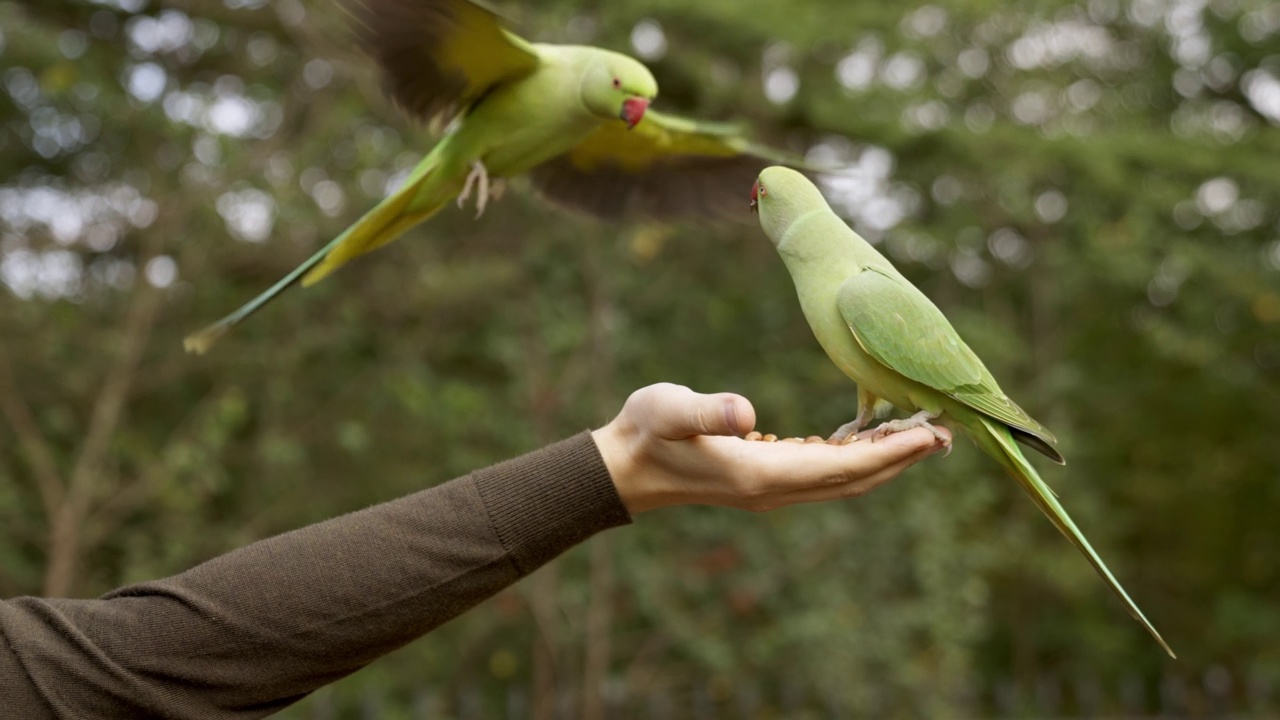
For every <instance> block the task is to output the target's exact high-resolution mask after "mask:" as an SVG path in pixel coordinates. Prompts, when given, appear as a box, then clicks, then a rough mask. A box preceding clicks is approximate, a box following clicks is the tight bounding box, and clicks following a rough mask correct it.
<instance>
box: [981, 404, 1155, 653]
mask: <svg viewBox="0 0 1280 720" xmlns="http://www.w3.org/2000/svg"><path fill="white" fill-rule="evenodd" d="M975 415H976V413H975ZM976 417H977V419H978V420H979V421H980V422H981V423H982V425H981V426H980V427H974V428H972V430H973V432H972V434H973V436H974V440H975V441H976V442H977V443H978V446H979V447H981V448H982V449H983V450H984V451H986V453H987V454H988V455H991V456H992V457H994V458H995V459H996V460H997V461H999V463H1000V464H1001V465H1003V466H1004V469H1005V470H1007V471H1008V472H1009V474H1010V475H1012V476H1013V479H1014V480H1017V481H1018V484H1019V485H1021V486H1022V489H1023V490H1026V491H1027V494H1028V495H1030V496H1031V499H1032V500H1033V501H1035V504H1036V505H1037V506H1038V507H1039V508H1040V510H1041V511H1042V512H1043V513H1044V514H1045V515H1047V516H1048V517H1049V520H1051V521H1052V522H1053V524H1054V525H1055V526H1057V528H1058V530H1060V531H1062V534H1063V535H1066V536H1067V539H1068V540H1070V541H1071V544H1072V545H1075V546H1076V548H1078V549H1079V550H1080V552H1081V553H1083V554H1084V556H1085V558H1087V559H1088V560H1089V563H1090V564H1091V565H1093V567H1094V569H1095V570H1097V571H1098V574H1099V575H1101V576H1102V579H1103V580H1106V582H1107V586H1108V587H1110V588H1111V591H1112V592H1114V593H1115V594H1116V597H1118V598H1120V600H1121V601H1122V602H1124V604H1125V608H1126V609H1128V611H1129V614H1130V615H1132V616H1133V618H1134V619H1135V620H1137V621H1138V622H1139V623H1142V626H1143V627H1145V628H1146V629H1147V632H1149V633H1151V637H1153V638H1155V639H1156V642H1158V643H1160V647H1162V648H1164V650H1165V652H1167V653H1169V657H1172V658H1177V655H1174V654H1173V649H1172V648H1170V647H1169V644H1168V643H1166V642H1165V641H1164V638H1162V637H1160V633H1158V632H1156V629H1155V627H1154V626H1153V625H1152V624H1151V622H1150V621H1148V620H1147V617H1146V616H1145V615H1143V614H1142V611H1141V610H1139V609H1138V605H1137V603H1135V602H1134V601H1133V600H1132V599H1131V598H1130V597H1129V594H1128V593H1126V592H1125V591H1124V588H1123V587H1121V586H1120V582H1119V581H1118V580H1116V578H1115V576H1114V575H1112V574H1111V571H1110V570H1109V569H1107V565H1106V563H1104V562H1102V558H1100V557H1098V553H1096V552H1094V549H1093V546H1091V545H1089V541H1088V540H1086V539H1085V537H1084V533H1082V532H1080V529H1079V528H1077V527H1076V524H1075V523H1074V522H1072V521H1071V516H1070V515H1068V514H1067V511H1066V510H1064V509H1063V507H1062V505H1061V504H1060V503H1059V502H1058V499H1057V497H1056V496H1055V495H1054V492H1053V490H1052V489H1050V488H1049V486H1048V485H1046V484H1045V483H1044V481H1043V480H1041V479H1040V475H1039V474H1037V473H1036V469H1035V468H1033V467H1032V466H1031V463H1029V462H1027V459H1026V457H1024V456H1023V455H1022V450H1020V449H1019V448H1018V445H1017V443H1015V442H1014V440H1013V436H1012V435H1011V434H1009V431H1008V430H1007V429H1006V428H1005V427H1004V425H1002V424H1001V423H999V422H997V421H994V420H990V419H988V418H986V417H984V416H981V415H976Z"/></svg>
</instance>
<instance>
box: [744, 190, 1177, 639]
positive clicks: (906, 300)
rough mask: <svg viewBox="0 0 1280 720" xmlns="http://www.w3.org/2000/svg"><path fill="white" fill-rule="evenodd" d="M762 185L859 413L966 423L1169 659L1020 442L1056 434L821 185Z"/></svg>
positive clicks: (786, 257)
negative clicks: (885, 408)
mask: <svg viewBox="0 0 1280 720" xmlns="http://www.w3.org/2000/svg"><path fill="white" fill-rule="evenodd" d="M757 188H758V190H757V192H758V200H757V205H758V210H759V213H760V225H761V227H762V228H763V229H764V231H765V233H766V234H767V235H768V236H769V238H770V239H771V240H772V241H773V243H774V245H775V246H776V247H777V250H778V253H779V255H781V256H782V259H783V261H784V262H785V263H786V266H787V269H788V271H790V273H791V277H792V280H793V281H794V282H795V286H796V294H797V296H798V297H799V299H800V306H801V308H802V310H803V311H804V315H805V318H806V319H807V320H808V321H809V325H810V326H811V327H812V329H813V333H814V335H815V336H816V337H817V339H818V342H819V343H820V344H821V345H822V348H823V349H824V350H825V351H826V352H827V355H828V356H829V357H830V358H831V360H832V361H833V362H834V363H835V364H836V365H837V366H838V367H839V368H840V369H841V370H842V371H843V372H844V373H845V374H846V375H848V376H849V377H850V378H852V379H853V380H854V381H855V382H857V383H858V402H859V413H858V416H859V418H860V419H865V418H869V417H870V413H869V412H868V411H869V409H870V408H869V405H870V404H874V403H876V402H878V401H888V402H890V403H892V404H893V405H896V406H898V407H900V408H902V409H904V410H907V411H910V412H913V413H918V412H921V411H924V412H927V413H928V414H929V415H930V416H932V417H933V418H939V419H941V420H944V421H949V422H950V424H952V425H954V426H956V427H958V428H960V429H962V430H963V431H964V432H965V433H966V434H968V435H969V436H970V437H972V438H973V440H974V442H975V443H976V444H977V445H978V447H980V448H981V449H982V450H983V451H985V452H986V453H987V454H988V455H991V456H992V457H993V458H995V459H996V461H997V462H999V463H1000V465H1001V466H1002V467H1004V468H1005V470H1006V471H1008V473H1009V474H1010V475H1011V476H1013V478H1014V479H1015V480H1017V481H1018V484H1019V485H1021V486H1022V488H1023V489H1024V490H1025V491H1026V492H1027V494H1028V495H1030V496H1031V499H1032V500H1034V501H1035V503H1036V505H1037V506H1038V507H1039V508H1040V509H1041V510H1042V511H1043V512H1044V513H1045V515H1047V516H1048V517H1049V519H1050V520H1051V521H1052V522H1053V524H1054V525H1055V526H1056V527H1057V528H1058V529H1059V530H1060V531H1061V532H1062V534H1063V535H1065V536H1066V537H1067V539H1069V540H1070V541H1071V542H1072V544H1073V545H1075V546H1076V547H1077V548H1078V549H1079V550H1080V552H1081V553H1083V554H1084V556H1085V558H1086V559H1088V560H1089V562H1090V563H1091V564H1092V565H1093V567H1094V568H1095V569H1096V570H1097V571H1098V574H1099V575H1101V576H1102V578H1103V580H1105V581H1106V583H1107V585H1108V587H1110V588H1111V590H1112V591H1113V592H1114V593H1115V594H1116V596H1117V597H1119V598H1120V599H1121V601H1123V602H1124V604H1125V607H1126V609H1128V611H1129V613H1130V614H1131V615H1133V617H1134V618H1135V619H1136V620H1138V622H1139V623H1141V624H1142V626H1143V627H1144V628H1146V630H1147V632H1149V633H1150V634H1151V636H1152V637H1154V638H1155V639H1156V641H1157V642H1159V643H1160V645H1161V647H1163V648H1164V649H1165V651H1167V652H1168V653H1169V655H1170V656H1173V651H1172V650H1171V649H1170V648H1169V646H1168V645H1167V644H1166V643H1165V642H1164V640H1163V639H1162V638H1161V637H1160V634H1159V633H1158V632H1156V629H1155V627H1153V626H1152V625H1151V623H1150V622H1149V621H1148V620H1147V618H1146V617H1145V616H1144V615H1143V614H1142V611H1141V610H1139V609H1138V606H1137V604H1135V603H1134V602H1133V600H1132V599H1131V598H1130V597H1129V595H1128V593H1126V592H1125V590H1124V588H1123V587H1121V585H1120V583H1119V582H1118V581H1117V580H1116V579H1115V577H1114V576H1113V575H1112V574H1111V571H1110V570H1109V569H1108V568H1107V566H1106V564H1105V563H1103V561H1102V558H1100V557H1099V556H1098V554H1097V553H1096V552H1095V551H1094V549H1093V547H1092V546H1090V545H1089V541H1088V540H1086V539H1085V537H1084V534H1083V533H1081V532H1080V530H1079V528H1077V527H1076V525H1075V523H1074V522H1072V520H1071V518H1070V516H1068V515H1067V512H1066V510H1064V509H1063V508H1062V505H1061V504H1059V503H1058V500H1057V498H1056V497H1055V495H1054V493H1053V491H1052V490H1051V489H1050V488H1049V486H1048V485H1046V484H1045V483H1044V481H1043V480H1041V479H1040V476H1039V475H1038V474H1037V473H1036V470H1035V468H1033V467H1032V466H1031V464H1030V463H1029V462H1027V459H1026V458H1025V457H1024V456H1023V454H1022V450H1021V448H1019V446H1018V444H1017V442H1015V440H1016V441H1019V442H1021V443H1023V444H1025V445H1027V446H1029V447H1032V448H1034V449H1035V450H1038V451H1039V452H1041V453H1043V454H1044V455H1046V456H1048V457H1049V458H1051V459H1053V460H1054V461H1056V462H1059V463H1061V462H1063V460H1062V455H1061V454H1060V453H1059V452H1058V451H1057V449H1056V447H1055V446H1056V444H1057V440H1056V439H1055V438H1054V437H1053V435H1052V434H1050V433H1049V431H1048V430H1047V429H1046V428H1045V427H1044V426H1043V425H1041V424H1040V423H1038V422H1036V421H1035V420H1034V419H1032V418H1031V416H1030V415H1028V414H1027V413H1026V412H1025V411H1024V410H1023V409H1022V408H1020V407H1018V405H1017V404H1016V403H1014V402H1013V401H1012V400H1011V399H1009V397H1008V396H1007V395H1005V393H1004V392H1003V391H1002V390H1001V389H1000V386H999V385H998V384H997V383H996V380H995V378H994V377H992V376H991V373H990V372H989V371H988V370H987V368H986V367H985V366H984V365H983V364H982V361H981V360H980V359H978V356H977V355H976V354H974V352H973V351H972V350H971V349H969V346H968V345H966V344H965V343H964V341H963V340H962V339H961V338H960V336H959V334H957V333H956V331H955V329H954V328H953V327H952V326H951V323H950V322H948V321H947V319H946V317H945V316H944V315H943V314H942V312H941V311H940V310H938V308H937V306H935V305H934V304H933V303H932V302H931V301H930V300H929V299H928V298H927V297H926V296H925V295H924V294H923V293H921V292H920V291H919V290H918V289H917V288H916V287H915V286H914V285H912V284H911V282H910V281H908V280H907V279H906V277H904V276H903V275H902V274H901V273H899V272H898V271H897V269H896V268H894V267H893V265H892V264H891V263H890V262H889V260H888V259H887V258H885V257H884V256H883V255H881V254H880V252H879V251H877V250H876V249H875V248H874V247H872V246H871V245H870V244H869V243H867V242H866V241H865V240H863V239H862V238H861V237H860V236H859V235H858V234H857V233H855V232H853V230H851V229H850V228H849V227H848V226H847V225H846V224H845V223H844V221H842V220H841V219H840V218H839V217H838V216H836V214H835V213H834V212H832V211H831V208H830V207H829V206H828V205H827V203H826V200H825V199H823V197H822V194H821V193H820V192H819V191H818V189H817V188H816V187H815V186H814V185H813V183H811V182H809V181H808V180H807V179H806V178H805V177H804V176H803V175H801V174H799V173H797V172H795V171H792V170H788V169H786V168H776V167H775V168H769V169H766V170H765V171H764V172H762V173H761V174H760V176H759V179H758V184H757Z"/></svg>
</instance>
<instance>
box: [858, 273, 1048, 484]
mask: <svg viewBox="0 0 1280 720" xmlns="http://www.w3.org/2000/svg"><path fill="white" fill-rule="evenodd" d="M837 302H838V303H839V308H840V315H841V317H843V318H844V321H845V323H846V324H848V326H849V330H851V331H852V332H853V335H854V338H855V339H856V340H857V341H858V344H859V345H860V346H861V347H862V349H863V350H865V351H866V352H867V354H869V355H871V357H873V358H875V359H876V360H878V361H880V362H881V363H883V364H884V365H885V366H887V367H889V368H891V369H893V370H895V371H897V372H899V373H901V374H903V375H905V376H906V377H908V378H911V379H912V380H915V381H916V382H918V383H921V384H924V385H928V386H929V387H931V388H933V389H935V390H937V391H939V392H941V393H943V394H945V395H947V396H949V397H951V398H952V399H954V400H957V401H958V402H961V403H964V404H965V405H967V406H969V407H971V408H973V409H974V410H977V411H978V412H980V413H982V414H983V415H986V416H987V417H990V418H992V419H994V420H997V421H999V422H1001V423H1004V424H1005V425H1007V426H1008V427H1009V429H1010V430H1011V431H1012V432H1013V435H1014V437H1015V438H1017V439H1018V440H1020V441H1021V442H1024V443H1026V444H1027V445H1028V446H1030V447H1032V448H1034V449H1036V450H1037V451H1039V452H1041V453H1043V454H1044V455H1046V456H1047V457H1049V458H1050V459H1052V460H1053V461H1054V462H1057V463H1062V462H1064V460H1063V458H1062V454H1061V453H1060V452H1058V450H1057V448H1056V447H1054V446H1055V445H1056V444H1057V442H1058V441H1057V439H1056V438H1055V437H1054V436H1053V434H1052V433H1050V432H1049V430H1048V429H1047V428H1045V427H1044V426H1043V425H1041V424H1040V423H1038V422H1036V421H1035V419H1034V418H1032V417H1031V416H1030V415H1028V414H1027V412H1026V411H1025V410H1023V409H1022V408H1020V407H1018V405H1017V403H1015V402H1014V401H1013V400H1011V399H1009V396H1008V395H1005V394H1004V392H1003V391H1002V390H1000V386H999V385H997V384H996V380H995V378H994V377H992V375H991V372H990V371H989V370H987V368H986V366H985V365H983V364H982V360H980V359H979V358H978V356H977V355H976V354H975V353H974V352H973V350H970V349H969V346H968V345H966V344H965V342H964V340H962V339H961V338H960V335H959V333H957V332H956V331H955V328H953V327H952V326H951V323H950V322H949V321H948V320H947V318H946V316H945V315H943V314H942V311H941V310H939V309H938V307H937V306H936V305H934V304H933V302H932V301H930V300H929V298H928V297H926V296H925V294H924V293H922V292H920V291H919V290H918V289H917V288H916V287H915V286H914V285H912V284H910V283H909V282H906V281H904V280H903V279H901V278H897V277H893V276H891V275H888V274H885V273H883V272H881V271H880V270H878V269H876V268H868V269H866V270H864V271H862V272H860V273H858V274H856V275H854V276H853V277H850V278H849V279H848V280H845V281H844V284H842V285H841V286H840V294H839V296H838V301H837Z"/></svg>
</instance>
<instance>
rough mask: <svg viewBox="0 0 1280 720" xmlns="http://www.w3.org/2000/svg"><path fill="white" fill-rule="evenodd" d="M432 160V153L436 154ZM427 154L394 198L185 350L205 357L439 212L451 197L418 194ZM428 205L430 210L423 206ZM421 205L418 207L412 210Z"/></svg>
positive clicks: (194, 336)
mask: <svg viewBox="0 0 1280 720" xmlns="http://www.w3.org/2000/svg"><path fill="white" fill-rule="evenodd" d="M432 155H434V153H432ZM432 155H428V156H427V158H425V159H424V161H423V163H422V164H421V165H419V167H418V170H416V171H415V172H414V174H413V176H411V177H410V178H409V180H408V181H406V182H405V183H404V185H402V186H401V187H400V189H399V190H397V191H396V192H395V193H394V194H393V195H391V196H390V197H388V198H386V199H385V200H383V201H382V202H380V203H378V204H377V205H376V206H374V207H373V209H372V210H370V211H369V212H367V213H365V214H364V215H363V216H362V217H361V218H360V219H359V220H357V221H356V222H355V224H353V225H352V226H351V227H349V228H347V229H346V230H344V231H342V234H340V235H338V237H336V238H334V239H333V240H331V241H330V242H329V244H328V245H325V246H324V247H323V248H321V249H320V251H319V252H317V253H316V254H315V255H312V256H311V257H309V258H307V259H306V260H305V261H304V262H303V263H302V264H301V265H299V266H298V267H296V268H294V269H293V271H292V272H290V273H289V274H288V275H285V276H284V277H283V278H281V279H280V281H279V282H277V283H276V284H275V285H272V286H271V287H269V288H267V289H266V290H265V291H264V292H263V293H262V294H260V295H258V296H257V297H255V298H254V299H252V300H250V301H249V302H247V303H245V304H244V305H242V306H240V308H238V309H237V310H236V311H235V312H233V313H231V314H230V315H227V316H226V317H224V318H222V319H221V320H219V321H217V322H215V323H213V324H211V325H208V326H206V327H205V328H203V329H201V330H199V331H197V332H194V333H191V334H190V335H188V336H187V337H186V338H184V339H183V340H182V347H183V348H185V349H186V351H187V352H193V353H196V354H197V355H203V354H205V353H206V352H208V351H209V348H211V347H213V345H214V343H216V342H217V341H218V339H219V338H221V337H222V336H223V335H225V334H226V333H227V331H228V330H230V329H231V328H233V327H235V326H236V325H238V324H240V323H241V322H243V321H244V320H245V319H246V318H248V317H249V316H251V315H253V314H254V313H256V312H258V311H259V310H261V309H262V308H263V306H265V305H266V304H267V303H269V302H271V301H272V300H274V299H275V298H276V296H277V295H279V294H280V293H282V292H284V291H285V290H287V289H288V288H289V287H291V286H292V285H294V284H295V283H297V282H298V281H300V280H301V281H302V284H303V286H307V285H311V284H313V283H315V282H316V281H318V280H320V279H321V278H323V277H325V276H326V275H328V274H329V273H331V272H333V271H334V270H336V269H337V268H338V267H339V266H341V265H343V264H345V263H346V262H347V261H348V260H350V259H352V258H354V257H356V256H357V255H362V254H364V253H366V252H369V251H371V250H374V249H376V248H379V247H381V246H383V245H386V244H387V243H389V242H391V241H392V240H395V239H396V238H397V237H399V236H400V235H401V234H402V233H404V231H406V230H408V229H409V228H410V227H413V226H414V225H416V224H418V223H420V222H422V221H423V220H425V219H426V218H427V217H429V216H430V215H432V214H433V213H435V212H436V211H437V210H439V209H440V208H441V207H442V206H443V205H444V204H445V203H446V202H448V198H436V199H434V201H428V202H425V203H424V202H423V199H422V198H421V197H420V194H421V193H422V191H423V190H424V187H423V184H424V181H425V179H426V177H427V176H428V175H429V174H430V173H429V171H430V170H431V166H430V164H429V163H430V161H431V160H432ZM423 205H425V206H426V207H422V206H423ZM411 206H417V207H411Z"/></svg>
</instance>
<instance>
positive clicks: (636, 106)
mask: <svg viewBox="0 0 1280 720" xmlns="http://www.w3.org/2000/svg"><path fill="white" fill-rule="evenodd" d="M648 109H649V101H648V100H646V99H645V98H642V97H639V96H635V97H629V98H627V99H626V100H623V101H622V110H621V111H620V112H619V113H618V117H619V118H620V119H621V120H622V122H624V123H626V124H627V129H628V130H630V129H631V128H633V127H635V126H636V124H637V123H639V122H640V120H641V119H643V118H644V111H645V110H648Z"/></svg>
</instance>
